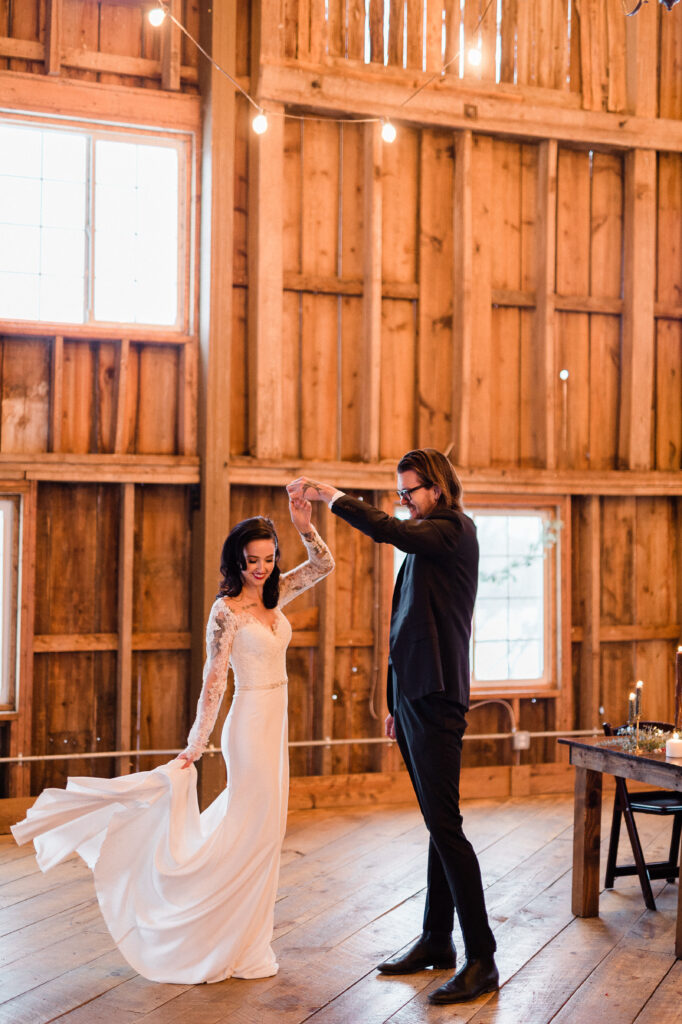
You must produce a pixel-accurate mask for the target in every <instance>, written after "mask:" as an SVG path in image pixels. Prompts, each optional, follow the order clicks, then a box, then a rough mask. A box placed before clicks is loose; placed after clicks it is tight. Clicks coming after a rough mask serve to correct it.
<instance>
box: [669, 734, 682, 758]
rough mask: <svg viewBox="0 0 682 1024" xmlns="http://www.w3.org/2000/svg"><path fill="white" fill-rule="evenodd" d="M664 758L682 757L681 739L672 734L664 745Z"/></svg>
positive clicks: (677, 735) (678, 735)
mask: <svg viewBox="0 0 682 1024" xmlns="http://www.w3.org/2000/svg"><path fill="white" fill-rule="evenodd" d="M665 756H666V757H682V738H680V734H679V733H677V732H674V733H673V734H672V736H671V737H670V739H669V740H668V741H667V743H666V745H665Z"/></svg>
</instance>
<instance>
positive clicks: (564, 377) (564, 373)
mask: <svg viewBox="0 0 682 1024" xmlns="http://www.w3.org/2000/svg"><path fill="white" fill-rule="evenodd" d="M559 380H568V370H559Z"/></svg>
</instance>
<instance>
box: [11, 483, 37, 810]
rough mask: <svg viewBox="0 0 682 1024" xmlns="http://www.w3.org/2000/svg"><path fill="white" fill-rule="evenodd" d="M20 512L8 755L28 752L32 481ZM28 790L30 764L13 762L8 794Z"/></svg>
mask: <svg viewBox="0 0 682 1024" xmlns="http://www.w3.org/2000/svg"><path fill="white" fill-rule="evenodd" d="M20 489H21V490H22V491H23V492H24V495H23V514H22V524H21V594H20V598H19V599H20V602H21V615H20V619H19V622H20V627H19V628H20V630H21V632H20V636H19V643H20V646H19V658H18V678H17V680H16V685H17V694H16V708H17V712H18V718H17V719H16V721H14V722H12V723H11V725H10V735H9V756H10V757H17V756H18V755H19V754H30V753H31V752H32V751H31V738H32V732H33V730H32V725H33V633H34V615H35V589H36V579H35V573H36V567H35V552H36V518H37V510H38V509H37V505H38V484H37V482H36V481H35V480H32V481H31V482H30V483H29V484H28V486H27V485H26V484H23V485H21V488H20ZM30 792H31V768H30V765H27V764H26V765H16V766H15V767H13V768H12V770H11V771H10V779H9V795H10V796H11V797H18V796H29V794H30Z"/></svg>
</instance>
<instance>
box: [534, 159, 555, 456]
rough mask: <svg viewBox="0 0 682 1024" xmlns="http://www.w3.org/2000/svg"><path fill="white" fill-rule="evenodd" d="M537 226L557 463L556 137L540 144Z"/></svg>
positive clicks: (541, 346)
mask: <svg viewBox="0 0 682 1024" xmlns="http://www.w3.org/2000/svg"><path fill="white" fill-rule="evenodd" d="M538 149H539V152H538V185H537V225H536V239H537V241H536V250H535V261H536V262H535V265H536V268H537V277H536V281H537V284H536V299H535V324H534V327H535V338H536V344H537V348H538V351H539V352H541V353H542V359H543V364H544V374H543V379H542V384H541V386H542V389H543V391H544V408H545V422H544V434H545V465H546V467H547V468H548V469H554V468H555V466H556V408H555V395H556V356H555V340H554V287H555V285H554V263H555V257H556V202H557V184H556V183H557V144H556V140H555V139H550V140H548V141H547V142H541V143H540V146H539V147H538Z"/></svg>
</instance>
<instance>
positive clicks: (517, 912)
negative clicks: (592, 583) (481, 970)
mask: <svg viewBox="0 0 682 1024" xmlns="http://www.w3.org/2000/svg"><path fill="white" fill-rule="evenodd" d="M609 803H610V800H605V804H606V805H608V804H609ZM464 814H465V824H466V828H467V832H468V834H469V836H470V838H471V840H472V842H473V843H474V845H475V847H476V849H477V851H478V853H479V856H480V861H481V868H482V871H483V878H484V882H485V885H486V897H487V901H488V908H489V912H490V915H491V918H492V925H493V928H494V930H495V933H496V937H497V942H498V957H497V959H498V965H499V968H500V976H501V982H502V988H501V990H500V992H499V993H498V994H495V995H494V996H484V997H481V998H480V999H478V1000H476V1001H475V1002H473V1003H470V1004H467V1005H465V1006H460V1007H459V1008H456V1007H433V1006H431V1005H430V1004H429V1003H428V1002H427V1000H426V995H427V993H428V992H429V991H430V990H431V989H433V988H435V987H437V986H438V985H439V984H442V982H443V981H444V980H445V979H446V978H447V977H448V972H431V971H425V972H423V973H420V974H416V975H412V976H409V977H405V978H389V977H383V976H380V975H378V974H377V973H376V971H375V970H374V969H373V965H374V964H375V963H376V962H378V961H379V960H381V959H382V958H383V957H384V956H386V955H388V954H389V953H392V952H393V951H394V950H396V949H398V948H400V947H402V946H405V945H407V944H409V942H410V941H411V940H412V939H413V937H414V936H416V935H417V934H418V932H419V931H420V923H421V914H422V907H423V884H424V877H425V859H426V858H425V854H426V835H425V832H424V828H423V825H422V823H421V821H420V818H419V814H418V812H417V811H416V810H415V809H414V808H412V807H405V806H399V807H395V806H394V807H378V808H375V809H374V810H371V811H369V810H366V809H364V808H363V809H362V810H344V811H336V812H334V811H329V810H318V811H297V812H295V813H293V814H292V815H291V816H290V822H289V830H288V833H287V838H286V842H285V847H284V860H283V867H282V874H281V887H280V893H279V900H278V903H277V913H276V937H275V949H276V952H277V955H278V958H279V962H280V972H279V975H278V976H277V977H276V978H269V979H267V980H263V981H237V980H231V981H226V982H223V983H221V984H219V985H201V986H195V987H187V986H183V985H156V984H153V983H152V982H148V981H145V980H144V979H142V978H140V977H139V976H138V975H136V974H135V972H134V971H132V970H131V968H129V967H128V965H127V964H126V963H125V961H124V960H123V959H122V957H121V956H120V954H119V953H118V951H117V950H116V949H115V948H114V947H113V945H112V942H111V939H110V937H109V934H108V932H107V930H106V928H105V926H104V924H103V923H102V920H101V918H100V915H99V911H98V907H97V902H96V899H95V897H94V892H93V886H92V881H91V878H90V873H89V872H88V870H87V869H86V868H85V867H84V866H83V864H82V862H81V861H80V860H77V859H72V860H69V861H68V862H66V863H65V864H63V865H61V866H60V867H58V868H55V869H54V870H53V871H51V872H49V873H48V874H47V875H42V874H41V873H40V872H39V871H38V869H37V867H36V863H35V860H34V858H33V856H32V853H31V851H30V849H27V848H22V849H18V848H17V847H16V846H15V845H14V843H13V840H12V839H11V837H7V836H3V837H2V838H0V1024H46V1022H48V1021H61V1022H64V1024H100V1022H101V1024H137V1022H138V1021H139V1022H144V1024H228V1022H229V1024H270V1022H272V1024H275V1022H277V1024H300V1022H302V1021H311V1022H313V1024H382V1022H384V1021H390V1022H391V1024H418V1022H422V1021H424V1022H426V1021H428V1022H432V1024H436V1022H440V1021H448V1022H463V1021H472V1022H474V1024H545V1022H548V1021H553V1022H555V1024H569V1022H570V1024H583V1022H585V1024H587V1022H593V1021H598V1024H629V1022H632V1021H637V1024H654V1022H655V1024H666V1022H671V1024H672V1022H674V1021H675V1022H676V1021H679V1020H680V1017H681V1015H682V1009H681V1006H682V961H676V960H675V958H674V955H673V944H674V923H675V922H674V915H675V906H676V900H677V886H676V885H666V884H665V883H664V882H656V883H655V886H654V891H655V895H656V899H657V904H658V906H659V911H658V912H656V913H652V912H649V911H646V910H645V909H644V905H643V902H642V898H641V894H640V892H639V889H638V887H637V883H636V882H635V881H634V880H631V879H619V880H618V881H617V888H616V889H615V890H614V891H612V892H607V893H603V894H602V897H601V917H600V918H598V919H592V920H578V919H575V918H573V916H572V915H571V911H570V888H571V870H570V864H571V845H572V840H571V835H572V828H571V822H572V801H571V800H570V799H569V798H568V797H563V796H562V797H556V796H554V797H534V798H530V799H525V798H523V799H521V798H517V799H507V800H495V801H493V800H474V801H467V803H466V804H465V808H464ZM606 814H607V811H606V810H605V820H604V827H603V830H602V835H603V836H606V835H607V834H608V832H607V828H606V825H607V821H606ZM642 831H643V836H644V839H645V842H646V845H647V848H648V852H649V853H650V854H651V853H655V852H656V851H657V850H658V849H660V851H661V852H663V849H664V845H665V840H664V837H663V831H664V829H663V826H660V823H657V822H656V821H652V819H646V818H645V819H643V820H642ZM603 852H604V843H602V853H603ZM602 877H603V874H602ZM455 938H456V941H457V939H458V936H457V935H456V936H455ZM460 948H461V944H460Z"/></svg>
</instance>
